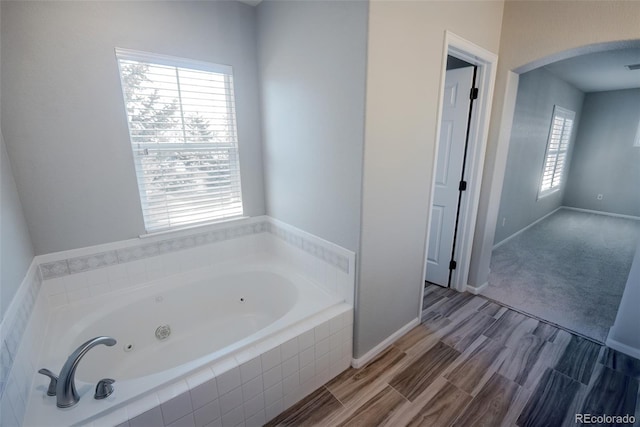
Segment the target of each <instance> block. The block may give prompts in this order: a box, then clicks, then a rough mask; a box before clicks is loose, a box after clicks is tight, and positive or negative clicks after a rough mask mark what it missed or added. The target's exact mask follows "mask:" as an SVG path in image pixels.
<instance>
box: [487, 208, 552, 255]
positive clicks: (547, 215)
mask: <svg viewBox="0 0 640 427" xmlns="http://www.w3.org/2000/svg"><path fill="white" fill-rule="evenodd" d="M563 207H564V206H560V207H559V208H556V209H554V210H552V211H551V212H549V213H548V214H546V215H545V216H543V217H541V218H538V219H537V220H535V221H533V222H532V223H531V224H529V225H527V226H526V227H525V228H523V229H521V230H519V231H516V232H515V233H513V234H512V235H511V236H509V237H507V238H506V239H503V240H502V241H501V242H498V243H496V244H495V245H493V250H495V249H498V248H499V247H500V246H502V245H504V244H505V243H507V242H508V241H509V240H511V239H513V238H514V237H516V236H518V235H520V234H522V233H524V232H525V231H527V230H528V229H530V228H531V227H533V226H534V225H536V224H537V223H539V222H540V221H543V220H545V219H547V218H548V217H550V216H551V215H553V214H554V213H556V212H558V211H559V210H560V209H562V208H563Z"/></svg>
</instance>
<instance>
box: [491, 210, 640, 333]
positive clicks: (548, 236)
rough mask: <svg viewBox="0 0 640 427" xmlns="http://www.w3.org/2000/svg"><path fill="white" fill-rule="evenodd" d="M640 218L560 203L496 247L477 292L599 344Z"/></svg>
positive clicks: (631, 252) (614, 306)
mask: <svg viewBox="0 0 640 427" xmlns="http://www.w3.org/2000/svg"><path fill="white" fill-rule="evenodd" d="M638 239H640V221H635V220H631V219H624V218H616V217H612V216H606V215H597V214H591V213H585V212H578V211H573V210H568V209H561V210H559V211H557V212H556V213H554V214H553V215H551V216H550V217H548V218H546V219H545V220H543V221H541V222H540V223H538V224H536V225H534V226H533V227H531V228H530V229H528V230H526V231H525V232H523V233H521V234H520V235H518V236H516V237H514V238H513V239H511V240H510V241H508V242H506V243H505V244H503V245H502V246H500V247H498V248H497V249H495V250H494V251H493V254H492V258H491V273H490V275H489V286H488V287H487V288H486V289H485V290H484V291H483V292H482V295H484V296H486V297H489V298H492V299H495V300H497V301H499V302H501V303H503V304H506V305H508V306H511V307H513V308H515V309H517V310H520V311H523V312H525V313H528V314H531V315H533V316H537V317H539V318H541V319H544V320H547V321H550V322H553V323H556V324H558V325H560V326H562V327H565V328H567V329H570V330H572V331H575V332H578V333H579V334H582V335H585V336H587V337H589V338H592V339H595V340H597V341H600V342H604V340H605V339H606V337H607V334H608V332H609V328H610V327H611V326H612V325H613V322H614V320H615V316H616V313H617V310H618V305H619V304H620V299H621V298H622V292H623V290H624V286H625V284H626V280H627V276H628V274H629V270H630V268H631V262H632V260H633V256H634V253H635V249H636V246H637V242H638Z"/></svg>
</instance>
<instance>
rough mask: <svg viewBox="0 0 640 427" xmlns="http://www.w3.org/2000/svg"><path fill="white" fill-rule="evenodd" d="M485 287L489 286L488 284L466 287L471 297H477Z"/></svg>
mask: <svg viewBox="0 0 640 427" xmlns="http://www.w3.org/2000/svg"><path fill="white" fill-rule="evenodd" d="M487 286H489V282H484V283H483V284H482V285H480V286H471V285H467V292H469V293H470V294H473V295H478V294H479V293H480V292H482V291H484V288H486V287H487Z"/></svg>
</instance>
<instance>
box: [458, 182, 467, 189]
mask: <svg viewBox="0 0 640 427" xmlns="http://www.w3.org/2000/svg"><path fill="white" fill-rule="evenodd" d="M458 191H467V181H460V185H459V186H458Z"/></svg>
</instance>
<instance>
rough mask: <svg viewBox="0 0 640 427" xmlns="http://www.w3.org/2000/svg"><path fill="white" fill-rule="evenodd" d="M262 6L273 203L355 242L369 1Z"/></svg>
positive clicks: (298, 222) (322, 232)
mask: <svg viewBox="0 0 640 427" xmlns="http://www.w3.org/2000/svg"><path fill="white" fill-rule="evenodd" d="M257 9H258V46H259V55H260V60H259V63H260V77H261V95H262V117H263V138H264V165H265V192H266V199H267V213H268V214H269V215H271V216H273V217H275V218H278V219H280V220H282V221H285V222H287V223H289V224H292V225H294V226H296V227H299V228H301V229H303V230H305V231H308V232H310V233H313V234H315V235H317V236H320V237H322V238H324V239H327V240H329V241H331V242H334V243H337V244H339V245H341V246H344V247H346V248H348V249H350V250H353V251H357V250H358V246H359V233H360V209H361V185H362V151H363V144H364V103H365V68H366V50H367V16H368V3H367V2H363V1H354V2H349V1H341V2H332V1H327V2H324V1H313V2H311V1H309V2H290V1H267V2H263V3H261V4H260V5H259V6H258V7H257Z"/></svg>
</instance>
